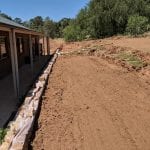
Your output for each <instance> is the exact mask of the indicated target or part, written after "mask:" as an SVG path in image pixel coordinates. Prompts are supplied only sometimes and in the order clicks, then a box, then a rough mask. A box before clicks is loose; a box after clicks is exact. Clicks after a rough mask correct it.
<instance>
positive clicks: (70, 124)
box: [31, 56, 150, 150]
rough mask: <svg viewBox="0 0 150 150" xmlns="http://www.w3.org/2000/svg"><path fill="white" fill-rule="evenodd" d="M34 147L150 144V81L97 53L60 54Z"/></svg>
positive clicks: (131, 149) (74, 149)
mask: <svg viewBox="0 0 150 150" xmlns="http://www.w3.org/2000/svg"><path fill="white" fill-rule="evenodd" d="M37 126H38V127H37V131H36V133H35V138H34V140H33V142H32V143H31V145H32V148H33V150H149V149H150V85H149V84H148V83H146V82H145V81H144V80H143V79H142V78H140V77H139V76H138V74H137V73H136V72H129V71H127V70H126V69H125V68H122V67H121V66H117V65H115V64H110V63H108V61H106V60H103V59H101V58H99V57H95V56H60V57H59V58H58V60H57V62H56V64H55V66H54V68H53V72H52V74H51V75H50V78H49V81H48V86H47V89H46V91H45V95H44V96H43V100H42V106H41V113H40V116H39V119H38V125H37Z"/></svg>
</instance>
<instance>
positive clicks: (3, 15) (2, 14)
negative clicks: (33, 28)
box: [0, 11, 12, 20]
mask: <svg viewBox="0 0 150 150" xmlns="http://www.w3.org/2000/svg"><path fill="white" fill-rule="evenodd" d="M0 15H1V16H2V17H4V18H6V19H9V20H12V18H11V17H10V16H8V15H7V14H5V13H2V12H1V11H0Z"/></svg>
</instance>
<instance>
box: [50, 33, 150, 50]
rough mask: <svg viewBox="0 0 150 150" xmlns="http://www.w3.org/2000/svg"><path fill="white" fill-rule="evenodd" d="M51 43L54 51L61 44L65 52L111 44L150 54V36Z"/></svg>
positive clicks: (51, 41) (58, 40)
mask: <svg viewBox="0 0 150 150" xmlns="http://www.w3.org/2000/svg"><path fill="white" fill-rule="evenodd" d="M50 43H51V48H52V50H53V49H56V48H57V47H59V45H61V44H63V45H64V48H63V50H64V51H70V50H73V49H80V48H84V47H88V46H91V45H99V44H110V45H113V46H120V47H125V48H130V49H132V50H139V51H142V52H148V53H150V36H147V37H139V38H129V37H126V36H118V37H116V36H115V37H111V38H106V39H100V40H90V41H83V42H71V43H65V42H64V41H63V40H62V39H56V40H50Z"/></svg>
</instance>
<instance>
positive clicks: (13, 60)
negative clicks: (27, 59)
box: [9, 29, 19, 99]
mask: <svg viewBox="0 0 150 150" xmlns="http://www.w3.org/2000/svg"><path fill="white" fill-rule="evenodd" d="M9 41H10V51H11V65H12V74H13V83H14V91H15V96H16V97H17V98H18V99H19V71H18V57H17V47H16V35H15V31H14V29H11V31H10V32H9Z"/></svg>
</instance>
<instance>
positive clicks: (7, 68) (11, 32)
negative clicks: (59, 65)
mask: <svg viewBox="0 0 150 150" xmlns="http://www.w3.org/2000/svg"><path fill="white" fill-rule="evenodd" d="M41 38H42V40H41ZM40 41H42V43H41V42H40ZM43 54H44V55H45V54H48V55H49V54H50V52H49V39H48V38H47V37H44V35H43V34H42V33H38V32H35V31H33V30H31V29H29V28H26V27H24V26H22V25H20V24H17V23H15V22H13V21H11V20H8V19H6V18H3V17H1V16H0V79H1V78H3V77H5V76H6V75H8V74H9V73H10V72H12V73H13V82H14V89H15V93H16V95H18V94H19V74H18V69H19V67H21V66H22V65H24V64H31V69H33V62H34V60H36V58H38V57H40V55H43Z"/></svg>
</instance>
